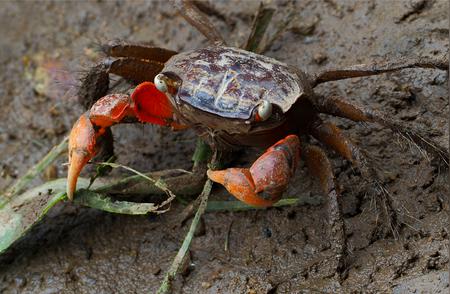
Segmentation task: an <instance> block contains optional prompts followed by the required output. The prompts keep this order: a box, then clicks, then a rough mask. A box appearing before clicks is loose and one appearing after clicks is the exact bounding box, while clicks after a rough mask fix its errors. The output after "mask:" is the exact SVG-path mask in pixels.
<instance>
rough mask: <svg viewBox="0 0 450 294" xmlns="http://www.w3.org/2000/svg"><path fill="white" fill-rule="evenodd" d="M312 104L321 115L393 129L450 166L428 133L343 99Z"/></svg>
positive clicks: (318, 100)
mask: <svg viewBox="0 0 450 294" xmlns="http://www.w3.org/2000/svg"><path fill="white" fill-rule="evenodd" d="M311 102H312V103H313V104H314V106H315V107H316V109H317V110H318V111H319V112H320V113H325V114H331V115H334V116H339V117H343V118H347V119H350V120H352V121H355V122H375V123H379V124H381V125H382V126H385V127H387V128H389V129H391V130H392V131H393V132H395V133H398V134H400V135H401V136H402V137H404V138H405V139H407V140H410V141H412V142H414V143H415V144H417V145H418V146H419V147H421V148H423V149H424V150H426V151H427V152H428V153H430V154H433V155H435V156H438V157H439V158H440V159H441V160H442V161H443V162H445V164H446V165H448V162H449V157H448V153H447V150H446V149H445V148H442V147H441V146H439V144H437V143H435V142H433V140H432V139H430V138H431V136H430V135H428V134H427V133H426V131H423V130H419V129H417V128H416V127H414V126H407V125H405V124H403V123H401V122H399V121H395V120H393V119H389V118H387V117H386V116H384V115H382V114H380V113H376V112H375V111H371V110H365V109H363V108H361V107H359V106H357V105H355V104H353V103H352V102H349V101H347V100H346V99H345V98H343V97H337V96H331V97H325V96H316V97H315V98H314V99H312V101H311Z"/></svg>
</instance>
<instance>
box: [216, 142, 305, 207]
mask: <svg viewBox="0 0 450 294" xmlns="http://www.w3.org/2000/svg"><path fill="white" fill-rule="evenodd" d="M299 160H300V140H299V138H298V137H297V136H296V135H289V136H287V137H286V138H284V139H282V140H280V141H278V142H277V143H276V144H274V145H273V146H272V147H270V148H269V149H267V151H266V152H265V153H264V154H263V155H261V156H260V157H259V158H258V159H257V160H256V161H255V162H254V163H253V165H252V166H251V167H250V168H228V169H225V170H214V171H213V170H208V177H209V178H210V179H211V180H212V181H214V182H217V183H219V184H221V185H223V186H224V187H225V188H226V189H227V190H228V192H230V194H232V195H233V196H234V197H236V198H237V199H239V200H241V201H243V202H245V203H247V204H249V205H252V206H260V207H267V206H272V205H273V204H274V203H276V202H277V201H278V200H279V199H280V198H281V196H282V194H283V192H284V191H285V190H286V188H287V185H288V183H289V180H290V178H291V177H292V175H293V174H294V172H295V169H296V167H297V165H298V162H299Z"/></svg>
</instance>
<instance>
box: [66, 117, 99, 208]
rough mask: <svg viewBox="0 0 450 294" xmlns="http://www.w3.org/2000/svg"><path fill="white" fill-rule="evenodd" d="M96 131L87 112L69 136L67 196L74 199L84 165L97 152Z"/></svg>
mask: <svg viewBox="0 0 450 294" xmlns="http://www.w3.org/2000/svg"><path fill="white" fill-rule="evenodd" d="M96 152H97V150H96V132H95V130H94V127H93V125H92V123H91V121H90V119H89V117H88V114H87V113H85V114H83V115H82V116H80V118H79V119H78V120H77V122H76V123H75V125H74V126H73V128H72V131H71V132H70V136H69V172H68V175H67V197H68V198H69V199H70V200H72V199H73V194H74V192H75V189H76V186H77V180H78V176H79V175H80V172H81V170H82V169H83V167H84V166H85V165H86V164H87V163H88V161H89V160H91V159H92V158H93V157H94V155H95V154H96Z"/></svg>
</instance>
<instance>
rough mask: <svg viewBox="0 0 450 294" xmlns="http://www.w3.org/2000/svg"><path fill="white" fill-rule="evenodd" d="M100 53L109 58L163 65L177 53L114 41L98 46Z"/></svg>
mask: <svg viewBox="0 0 450 294" xmlns="http://www.w3.org/2000/svg"><path fill="white" fill-rule="evenodd" d="M100 47H101V49H102V51H103V52H104V53H105V54H106V55H107V56H110V57H129V58H136V59H144V60H148V61H154V62H159V63H165V62H166V61H167V60H169V58H170V57H172V56H173V55H175V54H177V52H175V51H172V50H168V49H164V48H160V47H154V46H148V45H144V44H133V43H128V42H124V41H119V40H114V41H110V42H108V43H106V44H102V45H100Z"/></svg>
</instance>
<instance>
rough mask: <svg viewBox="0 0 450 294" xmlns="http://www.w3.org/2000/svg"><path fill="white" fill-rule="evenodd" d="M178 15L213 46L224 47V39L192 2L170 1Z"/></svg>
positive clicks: (183, 0) (186, 0)
mask: <svg viewBox="0 0 450 294" xmlns="http://www.w3.org/2000/svg"><path fill="white" fill-rule="evenodd" d="M171 2H172V4H173V6H174V7H175V8H176V9H177V10H178V11H179V12H180V14H181V15H182V16H183V17H184V19H186V20H187V22H188V23H190V24H191V25H192V26H193V27H195V28H196V29H197V30H198V31H199V32H200V33H202V34H203V35H204V36H205V37H206V38H207V39H208V40H209V41H210V42H211V43H213V44H214V45H226V43H225V40H224V38H223V37H222V35H221V34H220V33H219V32H218V31H217V29H216V28H215V27H214V26H213V24H212V23H211V22H210V21H209V20H208V17H207V16H206V14H204V13H203V12H201V11H200V9H198V7H197V6H196V5H195V3H194V1H192V0H172V1H171Z"/></svg>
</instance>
